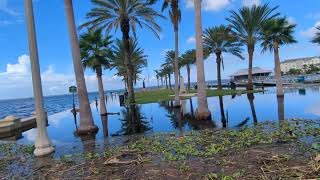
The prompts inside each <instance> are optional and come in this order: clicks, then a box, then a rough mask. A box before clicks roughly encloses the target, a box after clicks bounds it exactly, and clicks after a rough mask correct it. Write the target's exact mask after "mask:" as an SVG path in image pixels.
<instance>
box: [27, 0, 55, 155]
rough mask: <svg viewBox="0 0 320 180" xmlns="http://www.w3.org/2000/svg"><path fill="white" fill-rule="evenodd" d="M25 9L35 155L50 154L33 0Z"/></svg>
mask: <svg viewBox="0 0 320 180" xmlns="http://www.w3.org/2000/svg"><path fill="white" fill-rule="evenodd" d="M25 8H26V9H25V10H26V17H27V29H28V41H29V51H30V61H31V71H32V84H33V93H34V99H35V108H36V119H37V130H38V133H37V137H36V142H35V150H34V155H35V156H43V155H47V154H50V153H52V152H53V151H54V148H53V146H52V144H51V142H50V140H49V137H48V133H47V123H46V114H45V111H44V107H43V95H42V86H41V76H40V67H39V60H38V47H37V39H36V32H35V25H34V16H33V6H32V0H25Z"/></svg>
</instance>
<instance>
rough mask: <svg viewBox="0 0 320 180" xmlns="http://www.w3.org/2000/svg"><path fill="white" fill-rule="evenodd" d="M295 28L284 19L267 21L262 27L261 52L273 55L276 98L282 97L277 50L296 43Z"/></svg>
mask: <svg viewBox="0 0 320 180" xmlns="http://www.w3.org/2000/svg"><path fill="white" fill-rule="evenodd" d="M295 27H296V25H295V24H290V23H289V22H288V20H287V19H286V18H285V17H283V18H274V19H271V20H269V21H267V22H266V23H265V24H264V26H263V27H262V32H261V40H262V43H261V46H262V52H265V51H268V50H269V51H273V53H274V65H275V74H276V83H277V95H278V96H283V95H284V92H283V87H282V78H281V68H280V58H279V48H280V46H281V45H284V44H291V43H296V42H297V41H296V40H295V39H294V37H293V33H294V28H295Z"/></svg>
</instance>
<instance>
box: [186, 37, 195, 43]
mask: <svg viewBox="0 0 320 180" xmlns="http://www.w3.org/2000/svg"><path fill="white" fill-rule="evenodd" d="M187 43H188V44H194V43H196V38H195V37H194V36H191V37H189V38H188V39H187Z"/></svg>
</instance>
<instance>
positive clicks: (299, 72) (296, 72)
mask: <svg viewBox="0 0 320 180" xmlns="http://www.w3.org/2000/svg"><path fill="white" fill-rule="evenodd" d="M288 74H289V75H300V74H302V70H301V69H289V71H288Z"/></svg>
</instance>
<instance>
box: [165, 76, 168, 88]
mask: <svg viewBox="0 0 320 180" xmlns="http://www.w3.org/2000/svg"><path fill="white" fill-rule="evenodd" d="M165 78H166V79H165V80H166V89H168V78H167V76H166V77H165Z"/></svg>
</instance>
